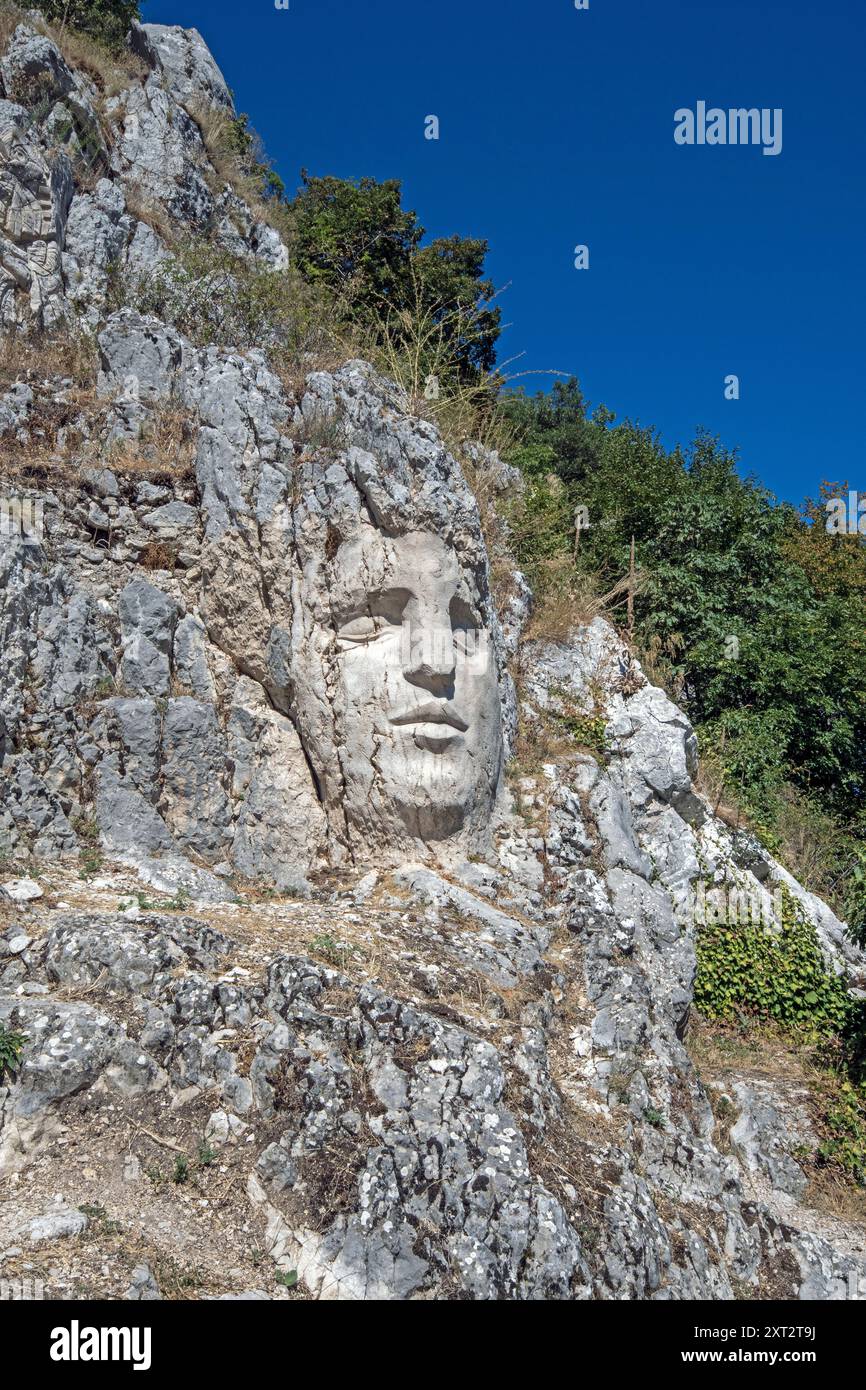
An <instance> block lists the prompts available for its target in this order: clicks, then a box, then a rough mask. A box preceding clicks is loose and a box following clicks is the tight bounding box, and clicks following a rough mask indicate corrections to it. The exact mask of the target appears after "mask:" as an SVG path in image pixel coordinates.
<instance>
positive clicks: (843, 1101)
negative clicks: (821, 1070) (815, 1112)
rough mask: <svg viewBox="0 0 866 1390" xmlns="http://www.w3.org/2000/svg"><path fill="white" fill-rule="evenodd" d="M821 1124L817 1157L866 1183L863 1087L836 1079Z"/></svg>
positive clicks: (865, 1122) (865, 1090) (865, 1099)
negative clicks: (822, 1131)
mask: <svg viewBox="0 0 866 1390" xmlns="http://www.w3.org/2000/svg"><path fill="white" fill-rule="evenodd" d="M824 1124H825V1126H826V1130H827V1137H826V1138H825V1139H824V1140H822V1142H821V1144H820V1145H819V1146H818V1158H819V1160H820V1161H821V1162H823V1163H832V1164H834V1165H835V1166H836V1167H838V1168H841V1169H842V1170H843V1171H844V1172H846V1173H848V1174H849V1176H850V1177H852V1178H854V1179H855V1181H856V1182H859V1183H866V1087H864V1086H863V1085H862V1084H859V1085H857V1084H855V1083H854V1082H852V1081H849V1080H842V1081H840V1082H839V1083H838V1086H837V1088H836V1094H835V1097H834V1101H833V1104H832V1105H830V1107H829V1108H828V1110H827V1113H826V1115H825V1116H824Z"/></svg>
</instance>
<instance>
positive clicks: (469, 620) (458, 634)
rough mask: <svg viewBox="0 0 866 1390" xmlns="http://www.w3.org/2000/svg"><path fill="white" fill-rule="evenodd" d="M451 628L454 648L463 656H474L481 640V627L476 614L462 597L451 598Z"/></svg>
mask: <svg viewBox="0 0 866 1390" xmlns="http://www.w3.org/2000/svg"><path fill="white" fill-rule="evenodd" d="M451 630H452V634H453V639H454V646H455V648H456V650H457V651H458V652H462V654H463V655H464V656H475V655H476V653H477V652H478V648H479V645H480V643H481V641H482V640H483V639H482V631H483V629H482V627H481V623H480V622H479V620H478V618H477V616H476V614H475V613H473V611H472V609H471V608H470V607H469V605H468V603H464V601H463V599H460V598H454V599H452V600H451Z"/></svg>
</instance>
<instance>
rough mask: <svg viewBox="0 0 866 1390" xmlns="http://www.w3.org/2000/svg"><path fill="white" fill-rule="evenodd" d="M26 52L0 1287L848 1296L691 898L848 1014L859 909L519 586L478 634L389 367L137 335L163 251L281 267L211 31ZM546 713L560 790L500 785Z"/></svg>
mask: <svg viewBox="0 0 866 1390" xmlns="http://www.w3.org/2000/svg"><path fill="white" fill-rule="evenodd" d="M3 44H4V48H3V53H2V57H0V209H2V214H3V224H2V228H0V318H2V322H3V325H4V327H5V329H6V331H7V337H6V339H5V342H4V361H3V368H2V381H0V485H2V491H3V493H4V495H5V497H6V498H7V499H10V500H11V505H9V506H7V509H6V512H5V514H4V515H5V526H4V534H3V536H2V539H0V646H2V669H3V684H2V691H0V845H2V849H3V854H4V873H3V875H2V876H0V881H2V882H3V883H5V885H6V888H5V892H4V896H3V897H0V1028H2V1029H4V1030H6V1033H7V1035H17V1036H18V1037H20V1038H23V1040H24V1041H23V1046H22V1048H21V1054H20V1059H19V1062H20V1065H18V1066H17V1067H14V1068H13V1067H10V1068H9V1069H8V1070H7V1072H6V1079H5V1085H0V1274H2V1275H3V1277H11V1276H13V1275H15V1274H16V1273H18V1272H20V1271H21V1270H22V1269H25V1268H26V1269H28V1270H30V1271H31V1272H32V1271H33V1270H34V1269H36V1270H37V1272H40V1273H41V1274H43V1275H44V1277H45V1278H46V1279H47V1280H48V1281H49V1284H51V1285H52V1288H53V1289H54V1290H55V1292H58V1293H63V1292H66V1293H67V1294H69V1293H71V1294H74V1295H76V1296H84V1297H98V1296H107V1297H122V1296H126V1297H130V1298H141V1297H144V1298H153V1297H157V1296H160V1295H162V1296H172V1295H173V1296H188V1297H189V1296H194V1297H198V1296H205V1295H211V1296H223V1297H236V1296H240V1295H246V1296H252V1295H260V1296H275V1297H276V1296H279V1297H298V1296H305V1295H306V1296H310V1297H322V1298H351V1299H361V1298H389V1299H403V1298H439V1297H441V1298H466V1297H471V1298H485V1299H491V1298H508V1299H511V1298H515V1299H537V1298H556V1299H571V1298H574V1299H591V1298H606V1299H610V1298H614V1299H616V1298H618V1299H630V1298H637V1299H650V1298H665V1299H671V1298H672V1299H683V1298H701V1299H709V1298H721V1299H730V1298H747V1299H748V1298H764V1297H782V1298H825V1299H826V1298H845V1297H849V1296H851V1293H852V1290H855V1291H856V1290H858V1289H859V1291H860V1296H862V1293H863V1290H864V1289H866V1242H864V1233H863V1228H862V1227H861V1226H859V1225H857V1224H856V1223H854V1222H849V1221H846V1220H845V1219H844V1218H843V1216H842V1215H841V1214H839V1213H838V1212H837V1213H835V1214H834V1213H832V1212H830V1211H828V1209H827V1207H826V1204H825V1205H823V1206H821V1205H815V1204H813V1203H811V1202H810V1199H809V1191H808V1174H807V1172H806V1168H805V1165H804V1161H803V1160H804V1154H805V1153H806V1152H807V1151H808V1149H809V1145H810V1144H813V1143H814V1134H812V1132H811V1125H812V1118H811V1116H810V1113H809V1105H808V1098H807V1090H805V1089H804V1087H803V1086H802V1085H801V1084H800V1082H801V1078H798V1077H797V1076H796V1075H795V1074H794V1073H793V1072H792V1073H791V1074H789V1075H787V1076H780V1075H778V1074H771V1073H769V1072H766V1071H762V1070H761V1068H760V1067H757V1068H756V1067H755V1066H754V1065H751V1064H750V1065H748V1066H744V1065H741V1066H740V1067H739V1069H738V1066H737V1058H736V1056H733V1057H732V1058H731V1059H730V1062H729V1063H725V1064H724V1065H723V1064H722V1063H720V1062H719V1060H718V1058H716V1059H715V1062H714V1063H713V1065H712V1066H709V1067H708V1066H704V1067H703V1068H702V1071H701V1075H699V1073H698V1070H697V1069H696V1065H695V1061H694V1060H693V1055H695V1054H696V1052H697V1049H696V1047H695V1045H694V1032H695V1028H696V1026H697V1025H696V1024H695V1021H694V1017H693V1009H692V1001H693V985H694V978H695V933H696V930H697V929H698V928H697V923H696V919H695V912H694V910H693V906H692V908H689V909H686V908H684V904H688V903H692V905H693V903H694V890H695V888H696V886H698V885H705V884H711V885H714V886H715V887H716V888H719V889H722V890H724V891H725V892H728V893H730V892H734V893H736V894H739V895H743V897H744V898H745V899H746V900H748V901H749V902H751V903H757V904H759V905H760V908H761V911H762V912H763V913H764V914H765V917H766V920H767V921H768V923H770V924H771V925H770V928H769V929H771V930H773V929H776V930H778V929H779V928H778V922H777V917H778V902H779V894H780V891H781V890H782V889H784V890H785V893H786V894H787V895H788V896H789V897H790V898H791V899H793V900H794V901H795V902H796V903H797V904H798V906H799V910H800V913H801V914H802V916H803V918H804V920H806V921H807V922H809V923H811V924H812V926H813V927H814V930H815V932H816V933H817V938H818V940H819V941H820V944H821V949H822V951H823V953H824V956H825V960H826V964H827V968H828V969H829V970H831V971H834V972H836V973H837V974H838V975H840V976H841V977H843V978H844V979H845V980H846V981H847V982H848V983H849V984H850V985H851V986H852V987H854V988H856V987H857V986H858V984H859V983H861V982H862V971H863V961H862V957H861V956H860V954H859V953H858V952H857V951H856V950H855V949H854V948H853V947H852V946H851V944H850V943H849V942H848V940H847V938H846V936H845V932H844V928H843V925H842V924H841V923H840V922H838V921H837V920H836V918H835V917H834V916H833V914H832V912H831V911H830V910H829V909H828V908H827V907H826V905H824V904H823V903H821V902H820V901H818V900H817V899H815V898H814V897H812V896H811V895H810V894H809V893H807V892H806V891H805V890H803V889H802V888H801V887H800V886H799V885H798V884H797V883H796V882H795V881H794V880H793V879H792V878H791V877H790V875H789V874H787V873H786V871H785V870H784V869H783V868H782V867H781V865H779V864H777V863H776V862H775V861H774V860H773V859H772V858H771V857H770V856H769V855H768V854H767V853H766V851H765V850H763V849H762V848H761V846H760V845H759V844H758V843H757V841H756V840H755V839H754V838H753V837H751V836H750V835H748V834H745V833H742V832H738V831H733V830H731V829H730V828H729V827H728V826H727V825H725V824H723V823H722V822H721V821H719V820H717V819H716V818H715V817H714V816H713V814H712V810H711V808H710V806H709V805H708V804H707V802H706V801H705V799H704V798H703V796H702V795H701V794H700V792H699V791H698V789H697V787H696V776H697V759H698V749H697V744H696V739H695V736H694V733H693V731H692V729H691V727H690V725H689V722H688V719H687V718H686V716H685V715H684V714H683V713H682V711H681V710H679V709H678V708H677V707H676V706H675V705H674V704H672V702H671V701H670V700H669V699H668V697H667V696H666V695H665V694H664V693H663V692H662V691H660V690H658V689H656V688H655V687H653V686H652V685H651V684H649V683H648V682H647V681H646V679H645V678H644V676H643V674H642V672H641V670H640V668H639V666H638V665H637V663H636V661H635V660H634V657H633V656H632V655H631V654H630V653H629V651H628V650H627V649H626V647H625V646H624V645H623V644H622V642H621V641H620V639H619V638H618V637H617V635H616V634H615V632H614V631H613V630H612V628H610V627H609V626H608V625H607V624H606V623H605V622H603V621H602V620H600V619H597V620H596V621H594V622H593V623H592V624H591V625H589V626H587V627H585V628H582V629H579V630H576V631H574V632H573V633H572V635H571V636H570V638H569V639H568V640H566V641H563V642H541V641H527V640H525V638H524V628H525V625H526V622H527V619H528V617H529V613H530V608H531V595H530V594H529V592H528V587H527V585H526V583H525V581H524V580H523V578H522V576H520V575H517V574H515V575H513V576H512V582H511V585H510V592H511V594H512V598H511V600H510V601H509V603H508V604H507V605H506V606H505V607H504V609H503V611H502V612H500V613H498V612H497V608H496V604H495V602H494V599H493V596H492V591H491V581H490V567H489V561H488V554H487V550H486V546H485V539H484V534H483V531H482V525H481V520H480V518H479V511H478V506H477V504H476V501H475V498H474V496H473V494H472V492H471V490H470V489H469V487H468V486H467V483H466V481H465V479H464V475H463V472H462V471H461V467H460V464H459V462H458V461H457V460H456V459H455V458H454V457H453V456H452V454H451V453H449V451H448V449H447V448H446V447H445V445H444V444H443V441H442V439H441V438H440V436H439V434H438V432H437V430H436V429H435V428H434V426H433V425H432V424H430V423H429V422H428V421H425V420H422V419H419V418H417V417H415V416H413V414H412V413H411V410H410V405H409V402H408V401H406V399H405V398H404V397H403V396H402V395H401V393H400V391H399V390H398V389H397V388H396V387H395V386H394V385H393V384H392V383H390V382H388V381H386V380H384V379H382V378H381V377H380V376H378V375H377V374H376V372H375V371H374V370H373V368H372V367H370V366H369V365H368V364H367V363H365V362H363V361H349V362H346V363H344V364H342V365H340V366H338V367H335V368H334V369H333V370H329V371H326V370H311V371H308V372H306V373H301V376H300V378H299V380H298V383H297V385H296V386H295V387H292V386H291V385H290V384H289V383H288V381H287V379H286V374H284V373H280V374H276V373H275V371H274V363H273V358H272V357H271V356H268V355H266V354H265V353H264V352H262V351H260V350H252V349H250V348H249V347H248V346H247V345H246V344H245V343H243V342H231V341H225V342H223V341H220V340H219V339H218V338H217V340H216V341H215V342H212V343H211V345H209V346H201V345H196V344H195V343H194V342H193V341H191V340H190V339H189V338H188V337H185V336H184V334H183V333H182V332H181V331H180V330H179V329H178V328H177V327H176V326H175V325H174V324H173V323H172V322H170V321H166V320H165V319H164V318H160V317H156V316H155V315H153V314H148V313H144V312H142V310H141V309H140V308H136V307H133V306H131V305H130V304H129V303H123V302H119V296H118V284H120V285H121V286H122V285H124V284H127V285H128V284H130V283H133V282H135V283H140V282H141V280H142V279H143V278H146V277H148V276H150V275H152V274H153V273H154V270H155V268H156V267H158V266H160V265H161V264H164V263H165V262H166V261H169V262H170V261H171V260H172V258H173V255H174V251H173V248H172V245H171V241H172V238H171V235H170V233H171V231H172V229H174V230H175V231H177V229H178V228H180V229H181V230H186V231H189V232H195V233H197V234H207V235H208V236H209V237H210V238H211V239H213V241H215V242H216V243H217V244H220V245H224V246H225V247H227V248H228V249H229V250H231V252H232V254H233V255H236V256H240V257H248V258H251V259H254V260H258V261H261V262H262V263H263V264H265V265H267V266H269V267H271V268H273V269H274V270H277V271H279V270H282V269H283V268H284V267H285V266H286V264H287V261H288V257H287V252H286V248H285V246H284V245H283V243H282V240H281V238H280V236H279V234H278V232H276V231H275V230H274V229H273V228H271V227H270V226H268V225H267V223H266V222H265V221H263V220H262V219H261V217H260V216H259V215H258V213H257V211H256V210H255V209H254V208H252V207H251V206H250V205H249V204H248V203H247V202H245V200H244V198H243V197H241V196H240V195H239V194H238V193H237V192H236V191H234V190H233V189H232V188H231V187H230V186H228V185H222V186H220V177H219V175H218V173H217V170H216V169H215V167H214V165H213V164H212V163H211V160H210V158H209V154H208V149H207V144H206V140H205V138H204V134H203V131H204V129H205V127H206V124H207V116H208V113H211V114H212V113H214V112H217V113H219V112H222V113H228V115H229V116H231V114H232V111H233V108H232V101H231V96H230V93H229V91H228V88H227V87H226V84H225V81H224V79H223V77H222V75H221V73H220V71H219V69H218V68H217V66H216V64H215V62H214V60H213V58H212V56H211V55H210V53H209V52H208V50H207V48H206V47H205V45H204V43H203V42H202V40H201V38H200V36H199V35H198V34H197V33H196V32H195V31H188V32H187V31H182V30H178V29H167V28H164V27H162V26H158V25H145V26H142V27H136V28H135V29H134V31H133V35H132V36H131V52H130V56H129V57H128V58H125V59H124V60H123V62H122V64H121V65H120V66H119V68H118V70H117V71H116V72H114V73H113V74H112V80H111V81H110V82H109V81H106V80H105V76H104V75H102V76H101V77H100V76H99V75H95V74H94V73H93V72H91V71H88V70H86V69H79V68H77V67H76V66H75V65H74V64H72V65H71V64H70V62H67V59H66V58H65V57H64V55H63V53H62V52H61V50H60V48H59V47H58V45H57V43H56V42H55V40H54V38H52V37H51V36H50V34H49V33H47V32H46V31H44V26H42V25H41V24H40V23H39V22H38V20H35V19H28V20H27V21H25V22H22V23H20V24H17V25H16V26H15V27H14V28H12V29H11V30H10V32H9V33H8V35H7V36H6V37H5V38H4V39H3ZM145 213H146V216H145V215H144V214H145ZM120 298H121V299H122V297H120ZM46 330H51V331H52V334H53V337H52V342H54V343H55V345H56V342H57V340H58V335H59V339H60V342H61V343H62V342H63V341H64V336H66V338H67V340H68V343H69V361H68V362H64V361H63V360H62V354H61V356H60V359H57V357H56V355H55V357H54V358H51V359H49V357H47V356H46V354H45V352H43V354H42V356H39V354H38V353H37V352H36V350H35V349H34V348H33V347H32V344H33V342H34V341H35V339H34V334H36V335H37V337H38V335H39V334H40V333H41V334H44V332H45V331H46ZM83 332H85V333H88V334H90V335H92V340H93V342H94V343H95V352H96V356H97V358H98V361H97V363H96V370H95V372H94V373H93V379H92V383H91V384H90V385H88V384H86V383H85V384H82V380H81V378H80V375H79V374H78V373H77V371H76V368H75V364H74V357H75V351H77V349H76V348H74V344H76V343H78V342H79V341H80V336H81V334H82V333H83ZM474 458H475V464H476V468H477V469H479V470H481V471H482V472H483V473H484V474H485V476H487V477H488V478H490V479H493V485H494V486H495V487H506V486H509V485H511V486H514V485H516V480H515V479H510V478H509V471H508V469H507V468H506V467H505V466H504V465H503V464H502V463H501V461H500V460H499V459H498V458H497V457H496V456H495V455H488V454H485V453H484V451H483V450H479V449H476V450H475V451H474ZM506 558H507V557H506ZM498 559H499V561H500V562H502V559H503V557H502V556H499V557H498ZM590 714H591V715H592V719H593V726H594V727H595V726H596V725H600V728H601V735H600V737H599V739H598V746H597V747H595V748H593V749H589V748H588V747H587V744H586V739H585V737H582V736H581V734H580V724H581V718H583V717H585V718H588V717H589V715H590ZM549 720H554V721H558V725H557V727H559V728H560V729H561V730H562V737H561V738H560V740H559V742H558V744H557V752H556V756H555V758H552V759H550V760H547V759H545V758H544V757H541V758H540V759H539V760H538V761H537V765H534V766H526V765H524V764H522V763H521V764H515V762H514V761H513V757H512V754H513V750H514V745H515V739H516V736H517V730H518V724H519V723H520V725H521V726H522V727H523V728H524V729H529V730H530V731H531V730H532V728H533V726H540V725H542V724H544V723H545V721H549ZM569 729H570V732H569ZM0 1036H2V1034H0ZM2 1082H3V1076H2V1074H0V1083H2ZM49 1269H50V1271H51V1273H50V1275H49V1274H48V1273H46V1271H48V1270H49ZM275 1271H279V1272H281V1273H282V1276H283V1277H282V1282H281V1283H280V1282H276V1281H275ZM295 1275H297V1284H295V1283H294V1276H295ZM290 1286H293V1287H294V1291H293V1292H290ZM855 1296H856V1295H855Z"/></svg>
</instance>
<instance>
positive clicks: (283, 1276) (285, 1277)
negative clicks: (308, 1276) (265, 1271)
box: [276, 1269, 298, 1289]
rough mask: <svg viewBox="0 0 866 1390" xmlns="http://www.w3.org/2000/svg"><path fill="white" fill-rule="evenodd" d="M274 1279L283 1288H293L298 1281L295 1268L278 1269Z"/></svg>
mask: <svg viewBox="0 0 866 1390" xmlns="http://www.w3.org/2000/svg"><path fill="white" fill-rule="evenodd" d="M276 1280H277V1283H278V1284H282V1286H283V1288H284V1289H294V1288H295V1287H296V1286H297V1283H298V1271H297V1270H296V1269H287V1270H282V1269H281V1270H278V1272H277V1275H276Z"/></svg>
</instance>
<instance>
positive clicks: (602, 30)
mask: <svg viewBox="0 0 866 1390" xmlns="http://www.w3.org/2000/svg"><path fill="white" fill-rule="evenodd" d="M289 4H290V7H289V9H288V10H277V9H276V7H275V5H274V4H273V0H244V3H241V4H231V3H227V0H146V3H145V4H144V5H143V18H144V19H145V20H146V21H151V22H156V23H170V24H182V25H185V26H190V25H194V26H195V27H196V28H198V29H199V30H200V31H201V33H202V34H203V35H204V37H205V39H206V40H207V42H208V44H209V45H210V47H211V49H212V50H213V52H214V54H215V56H216V59H217V61H218V62H219V63H220V66H221V67H222V69H223V72H224V74H225V77H226V80H227V81H228V83H229V86H230V87H231V88H232V89H233V91H234V93H235V97H236V101H237V105H238V108H239V109H240V110H242V111H246V112H248V113H249V116H250V120H251V123H252V125H253V126H254V127H255V128H256V129H257V130H258V132H259V134H260V135H261V136H262V138H263V140H264V143H265V146H266V149H267V151H268V154H269V156H270V159H271V162H272V163H273V164H274V165H275V166H276V168H277V169H278V171H279V173H280V174H281V175H282V177H283V179H284V180H285V182H286V185H287V188H288V189H289V190H290V192H293V191H294V189H295V188H296V187H297V184H298V182H299V173H300V169H301V168H302V167H306V168H307V169H309V171H310V172H311V173H313V174H335V175H338V176H341V177H350V176H360V175H365V174H369V175H372V176H373V177H375V178H378V179H384V178H399V179H401V180H402V181H403V185H404V205H405V206H409V207H412V208H414V209H415V210H416V211H417V213H418V215H419V218H420V220H421V222H422V223H423V225H424V226H425V227H426V228H427V231H428V233H429V234H430V235H431V236H440V235H450V234H451V233H454V232H458V233H460V234H462V235H473V236H483V237H486V238H487V239H488V241H489V243H490V256H489V259H488V271H489V274H490V275H491V276H492V278H493V279H494V280H495V281H496V283H497V284H498V285H503V286H504V285H506V284H508V285H509V286H510V287H509V288H508V290H507V291H506V292H505V294H504V295H503V297H502V300H501V303H502V307H503V314H504V318H505V320H506V322H507V323H509V324H510V327H509V328H508V329H507V331H506V332H505V333H504V334H503V337H502V339H501V345H500V356H501V357H502V358H505V357H510V356H512V355H513V354H516V353H521V352H522V353H524V354H525V356H524V357H522V358H521V361H520V363H519V364H518V366H516V367H515V368H514V370H519V369H520V368H528V369H548V368H556V369H559V370H561V371H564V372H569V373H570V372H573V373H575V374H576V375H577V376H579V377H580V380H581V382H582V385H583V388H584V392H585V394H586V395H587V397H588V398H589V400H590V401H591V402H592V403H593V404H598V403H601V402H603V403H604V404H605V405H607V406H608V407H609V408H610V409H612V410H614V411H615V412H616V414H617V417H618V418H622V417H624V416H630V417H631V418H633V419H638V420H640V422H641V423H642V424H647V425H649V424H651V425H655V426H657V427H658V429H659V430H660V432H661V435H662V438H663V440H664V441H665V443H666V444H668V445H673V444H674V443H676V442H681V443H686V442H687V441H688V440H689V439H690V438H691V437H692V435H693V433H694V430H695V427H696V426H698V425H704V426H706V427H707V428H709V429H711V430H712V431H713V432H715V433H718V434H719V435H720V436H721V437H722V439H723V441H724V442H725V443H726V444H727V445H729V446H731V447H733V446H738V447H739V449H740V457H741V468H742V471H743V472H751V473H754V474H756V475H757V476H758V477H760V478H761V479H762V480H763V481H764V482H765V483H766V484H767V485H768V486H769V487H770V488H771V489H772V490H773V491H774V492H775V493H777V495H779V496H780V497H785V498H789V499H791V500H793V501H799V500H801V498H802V497H803V496H804V495H805V494H814V493H816V492H817V489H818V485H819V483H820V481H821V479H822V478H825V477H827V478H830V479H831V480H833V481H846V480H847V481H849V482H850V484H851V486H852V487H858V486H859V488H860V490H861V491H863V492H866V460H864V447H863V440H862V431H863V420H864V410H863V393H864V382H866V345H864V334H863V321H864V312H863V310H864V278H866V276H864V259H866V238H864V231H866V227H864V223H866V158H864V156H866V122H864V92H866V81H864V59H866V6H864V4H863V0H820V3H819V0H814V3H812V2H811V0H715V3H710V0H589V8H588V9H587V10H577V9H576V8H575V4H574V0H289ZM698 101H705V102H706V103H707V106H708V107H720V108H724V109H725V110H727V109H728V108H732V107H757V108H768V109H774V108H781V109H782V112H783V120H782V150H781V153H780V154H778V155H776V156H768V155H764V154H763V152H762V149H761V147H760V146H751V145H749V146H741V145H725V146H710V145H703V146H698V145H694V146H684V145H677V144H676V143H675V141H674V112H675V111H676V110H677V109H678V108H683V107H690V108H692V109H693V110H694V109H695V108H696V105H697V103H698ZM428 115H436V116H438V118H439V121H440V138H439V140H438V141H432V140H426V139H425V138H424V122H425V117H426V116H428ZM577 244H585V245H587V246H588V247H589V261H590V267H589V270H586V271H578V270H576V269H575V268H574V248H575V246H576V245H577ZM729 374H736V375H737V376H738V377H739V382H740V399H739V400H726V399H725V394H724V381H725V377H726V376H728V375H729ZM549 382H550V379H549V378H528V380H527V382H526V384H527V386H528V387H529V388H530V389H536V388H537V387H538V386H539V385H541V386H545V387H546V386H548V385H549Z"/></svg>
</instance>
